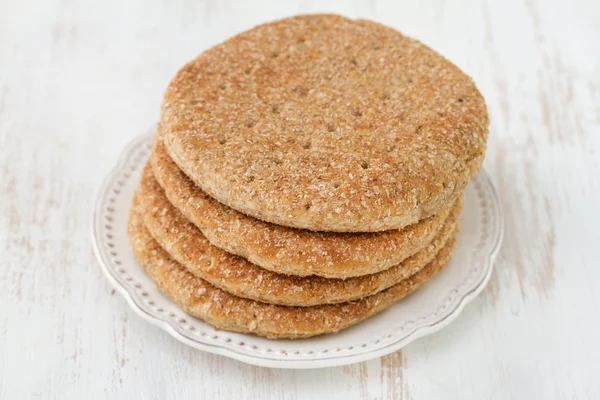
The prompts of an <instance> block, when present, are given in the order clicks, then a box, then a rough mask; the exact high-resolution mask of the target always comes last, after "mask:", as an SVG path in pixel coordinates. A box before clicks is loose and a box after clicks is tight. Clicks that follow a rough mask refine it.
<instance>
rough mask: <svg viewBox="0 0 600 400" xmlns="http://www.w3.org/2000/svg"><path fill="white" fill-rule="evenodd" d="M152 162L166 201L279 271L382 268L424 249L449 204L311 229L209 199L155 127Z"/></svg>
mask: <svg viewBox="0 0 600 400" xmlns="http://www.w3.org/2000/svg"><path fill="white" fill-rule="evenodd" d="M151 162H152V169H153V170H154V176H155V177H156V179H157V180H158V182H159V183H160V185H161V186H162V188H163V189H164V191H165V193H166V195H167V197H168V199H169V201H170V202H171V203H172V204H173V205H174V206H175V207H176V208H177V209H179V211H181V212H182V213H183V214H184V215H185V216H186V217H187V218H188V219H189V220H190V221H191V222H193V223H194V224H195V225H196V226H197V227H198V228H200V230H201V231H202V233H203V234H204V236H206V238H207V239H208V240H209V241H210V242H211V243H212V244H213V245H215V246H217V247H219V248H221V249H223V250H225V251H227V252H229V253H232V254H237V255H239V256H241V257H244V258H246V259H248V260H249V261H250V262H252V263H253V264H256V265H258V266H261V267H263V268H265V269H268V270H271V271H274V272H279V273H282V274H292V275H300V276H304V275H319V276H323V277H327V278H349V277H352V276H362V275H367V274H373V273H377V272H379V271H383V270H386V269H388V268H390V267H392V266H394V265H397V264H398V263H400V262H401V261H402V260H404V259H406V258H407V257H409V256H411V255H413V254H415V253H416V252H418V251H420V250H421V249H423V248H425V247H426V246H427V244H428V243H430V242H431V241H432V240H433V238H434V237H435V235H436V234H437V233H438V231H439V230H440V228H441V226H442V224H443V222H444V220H445V219H446V218H447V216H448V214H449V213H450V209H452V207H450V208H449V209H444V210H442V211H440V213H438V214H436V215H433V216H431V217H429V218H427V219H424V220H422V221H419V222H417V223H416V224H413V225H410V226H407V227H406V228H404V229H401V230H392V231H386V232H373V233H371V232H367V233H340V232H313V231H307V230H302V229H295V228H289V227H285V226H281V225H276V224H272V223H269V222H265V221H261V220H258V219H256V218H253V217H249V216H247V215H245V214H242V213H240V212H238V211H235V210H234V209H232V208H229V207H227V206H225V205H223V204H221V203H219V202H218V201H216V200H214V199H213V198H212V197H210V196H208V195H207V194H206V193H204V192H203V191H202V190H201V189H200V188H199V187H198V186H197V185H195V184H194V183H193V182H192V181H191V180H190V179H189V178H188V177H187V176H186V175H185V174H184V173H183V172H182V171H181V170H180V169H179V168H178V167H177V165H176V164H175V163H174V162H173V161H172V160H171V159H170V158H169V155H168V154H167V152H166V150H165V147H164V144H163V143H162V141H161V137H160V131H158V132H157V138H156V140H155V142H154V147H153V151H152V156H151ZM459 201H460V200H459Z"/></svg>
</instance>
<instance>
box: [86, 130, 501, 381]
mask: <svg viewBox="0 0 600 400" xmlns="http://www.w3.org/2000/svg"><path fill="white" fill-rule="evenodd" d="M153 131H154V127H152V128H151V129H150V130H149V132H153ZM151 137H152V133H145V134H142V135H138V136H136V137H135V138H134V139H133V140H131V141H130V142H129V143H128V144H127V145H126V146H125V147H124V148H123V150H122V151H121V153H120V155H119V158H118V160H117V162H116V164H115V165H114V166H113V167H112V168H111V169H110V171H109V172H108V173H107V175H106V176H105V178H104V179H103V181H102V184H101V185H100V187H99V189H98V190H97V192H96V195H95V197H94V199H95V201H94V207H93V213H92V224H91V236H92V247H93V249H94V253H95V254H96V258H97V259H98V263H99V264H100V267H101V269H102V271H103V272H104V274H105V275H106V277H107V278H108V280H109V281H110V283H111V284H112V286H113V287H114V288H115V289H116V290H117V291H118V292H119V293H120V294H121V295H122V296H123V297H124V298H125V300H126V302H127V304H128V305H129V306H130V307H131V308H132V310H133V311H134V312H135V313H136V314H138V315H139V316H140V317H142V318H143V319H144V320H146V321H148V322H150V323H151V324H152V325H154V326H157V327H159V328H161V329H163V330H164V331H166V332H167V333H168V334H169V335H171V336H172V337H173V338H175V339H177V340H179V341H181V342H183V343H185V344H187V345H189V346H191V347H193V348H196V349H199V350H202V351H206V352H209V353H212V354H217V355H221V356H225V357H229V358H232V359H235V360H238V361H241V362H244V363H247V364H252V365H257V366H261V367H270V368H290V369H307V368H325V367H333V366H342V365H347V364H353V363H357V362H361V361H366V360H370V359H373V358H378V357H381V356H384V355H386V354H390V353H392V352H394V351H397V350H399V349H401V348H402V347H404V346H406V345H407V344H408V343H410V342H412V341H414V340H416V339H418V338H421V337H423V336H426V335H429V334H432V333H434V332H437V331H439V330H441V329H443V328H444V327H446V326H447V325H449V324H450V323H451V322H452V321H454V320H455V319H456V318H457V317H458V315H460V313H461V312H462V310H463V309H464V308H465V306H466V305H467V304H468V303H469V302H471V301H472V300H473V299H474V298H475V297H477V295H479V293H481V291H482V290H483V289H484V288H485V286H486V284H487V282H488V281H489V279H490V277H491V275H492V272H493V266H494V261H495V259H496V256H497V255H498V252H499V250H500V248H501V244H502V239H503V235H504V218H503V213H502V206H501V203H500V201H499V198H498V194H497V192H496V189H495V188H494V186H493V184H492V182H491V179H490V178H489V176H488V174H487V173H486V172H485V170H484V169H483V168H482V169H481V171H480V172H479V174H480V175H482V176H483V177H484V180H485V182H486V184H487V186H488V188H489V189H490V192H491V195H492V198H493V200H494V204H493V207H494V208H495V209H496V210H495V211H496V212H495V214H496V216H497V221H496V222H497V223H496V225H497V226H496V229H495V232H494V233H495V235H494V237H493V238H490V241H493V242H494V243H493V245H492V246H491V249H490V250H489V254H488V255H487V260H486V265H485V270H486V273H485V275H484V276H483V277H482V279H480V280H479V281H478V282H476V283H475V284H474V285H473V287H472V288H471V289H470V290H469V291H468V292H467V293H465V294H464V295H463V296H462V297H461V298H460V300H459V301H458V302H457V304H456V305H455V307H452V308H450V309H448V310H447V311H446V312H445V313H444V314H443V315H441V316H440V318H439V319H437V320H436V321H434V322H431V323H429V324H426V325H419V326H414V327H413V329H410V330H407V331H406V332H405V334H404V336H403V337H402V338H399V339H397V340H394V341H392V342H391V343H389V344H387V345H384V346H380V347H377V348H375V349H373V350H369V351H365V352H362V353H358V354H347V355H335V354H333V353H332V354H333V355H331V356H326V357H319V358H314V359H309V358H306V359H287V360H286V359H275V358H273V357H265V356H263V355H260V354H256V355H248V354H245V353H242V352H238V351H235V350H233V349H230V348H226V347H223V346H220V345H217V344H211V343H207V342H201V341H198V340H193V339H190V338H188V337H186V336H184V335H183V334H181V333H180V332H178V331H177V329H175V327H174V326H173V322H172V321H170V320H168V319H166V318H161V317H159V316H157V315H155V314H151V313H150V312H149V311H147V310H146V309H145V306H144V305H143V304H141V301H139V299H137V296H136V295H135V294H134V293H133V292H132V291H130V290H129V289H128V288H127V287H126V286H125V284H124V283H123V282H121V280H120V278H119V277H118V276H116V274H114V273H113V271H112V268H110V267H109V264H110V261H109V260H108V257H107V256H106V254H105V252H104V251H103V250H102V249H101V248H100V242H99V240H100V239H99V236H100V235H99V234H98V232H99V231H100V225H101V218H100V216H101V213H102V210H101V208H102V203H103V199H104V197H105V194H106V193H107V191H108V189H109V187H110V185H111V183H113V182H114V181H115V180H116V179H117V175H118V173H119V172H120V171H121V170H122V169H123V167H124V166H125V164H126V162H127V161H128V160H129V158H130V156H131V154H132V153H133V152H134V151H135V150H136V149H137V148H138V147H139V146H141V145H143V144H144V143H145V142H147V141H148V140H149V139H151ZM362 323H368V321H363V322H362ZM301 340H302V339H301ZM309 340H310V339H309Z"/></svg>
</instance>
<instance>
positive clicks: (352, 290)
mask: <svg viewBox="0 0 600 400" xmlns="http://www.w3.org/2000/svg"><path fill="white" fill-rule="evenodd" d="M136 196H137V198H138V200H139V203H140V209H141V213H142V216H143V218H144V222H145V225H146V228H147V229H148V231H149V232H150V234H151V235H152V236H153V237H154V239H156V241H157V242H158V243H159V244H160V245H161V247H163V248H164V249H165V250H166V251H167V252H168V253H169V254H170V255H171V257H173V258H174V259H175V260H177V261H178V262H179V263H181V264H182V265H183V266H184V267H186V268H187V269H188V270H189V271H190V272H191V273H192V274H193V275H195V276H197V277H198V278H201V279H203V280H205V281H207V282H209V283H211V284H212V285H214V286H216V287H218V288H220V289H223V290H225V291H227V292H229V293H231V294H233V295H236V296H239V297H244V298H249V299H253V300H258V301H262V302H266V303H272V304H282V305H288V306H302V307H306V306H315V305H321V304H333V303H341V302H346V301H350V300H355V299H359V298H362V297H365V296H369V295H372V294H375V293H378V292H380V291H382V290H385V289H387V288H389V287H390V286H393V285H395V284H397V283H398V282H400V281H402V280H404V279H406V278H408V277H410V276H412V275H414V274H415V273H416V272H418V271H419V270H421V269H422V268H423V267H425V265H427V264H428V263H429V262H431V261H432V260H433V259H434V258H435V256H436V254H437V253H438V252H439V251H440V250H441V249H442V248H443V247H444V245H445V244H446V242H447V241H449V240H451V238H453V237H454V235H455V233H456V225H457V219H458V216H459V214H460V207H459V206H458V207H456V209H454V210H453V211H452V212H451V213H450V216H449V217H448V218H447V219H446V221H445V222H444V224H443V225H442V227H441V229H440V231H439V232H438V233H437V235H436V236H435V238H434V239H433V240H432V241H431V242H430V243H429V244H427V245H426V246H425V248H423V249H422V250H421V251H419V252H418V253H416V254H414V255H413V256H411V257H409V258H407V259H405V260H404V261H402V262H401V263H400V264H398V265H395V266H393V267H391V268H389V269H387V270H385V271H382V272H379V273H376V274H372V275H366V276H360V277H354V278H349V279H345V280H343V279H327V278H322V277H318V276H308V277H299V276H293V275H285V274H278V273H275V272H271V271H269V270H265V269H263V268H261V267H258V266H256V265H254V264H252V263H250V262H249V261H248V260H246V259H244V258H241V257H238V256H235V255H233V254H230V253H228V252H226V251H224V250H221V249H220V248H218V247H215V246H213V245H211V244H210V242H209V241H208V240H207V239H206V238H205V237H204V235H203V234H202V232H201V231H200V230H199V229H198V228H197V227H196V226H195V225H194V224H192V223H191V222H189V221H188V220H187V219H186V218H185V217H184V216H183V215H182V214H181V213H180V212H179V211H178V210H177V209H176V208H175V207H173V206H172V205H171V203H169V200H168V199H167V197H166V196H165V194H164V192H163V190H162V188H161V187H160V185H159V184H158V182H157V181H156V179H155V178H154V176H153V175H152V170H151V168H150V166H149V165H147V166H146V168H145V169H144V172H143V173H142V179H141V182H140V186H139V188H138V190H137V192H136Z"/></svg>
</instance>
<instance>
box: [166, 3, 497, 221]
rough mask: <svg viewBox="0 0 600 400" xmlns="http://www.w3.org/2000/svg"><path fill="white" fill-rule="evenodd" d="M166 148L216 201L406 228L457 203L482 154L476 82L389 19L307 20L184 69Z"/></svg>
mask: <svg viewBox="0 0 600 400" xmlns="http://www.w3.org/2000/svg"><path fill="white" fill-rule="evenodd" d="M161 125H162V127H163V129H164V133H165V144H166V147H167V150H168V152H169V154H170V156H171V158H172V159H173V161H175V162H176V163H177V164H178V165H179V167H180V168H181V169H182V170H183V171H184V172H185V173H186V174H187V175H188V176H189V177H190V178H191V179H192V180H193V181H194V182H195V183H196V184H197V185H198V186H199V187H200V188H201V189H202V190H203V191H204V192H206V193H207V194H208V195H210V196H211V197H213V198H215V199H216V200H218V201H220V202H221V203H223V204H226V205H228V206H229V207H231V208H234V209H236V210H238V211H241V212H243V213H245V214H248V215H251V216H253V217H256V218H258V219H262V220H265V221H269V222H272V223H276V224H280V225H286V226H292V227H297V228H304V229H310V230H315V231H342V232H346V231H351V232H356V231H384V230H391V229H399V228H403V227H405V226H408V225H410V224H414V223H416V222H417V221H419V220H421V219H424V218H427V217H429V216H431V215H433V214H435V213H437V212H439V211H440V210H443V209H445V208H448V207H449V206H450V205H451V204H452V202H453V201H454V200H455V199H457V198H458V197H459V196H460V194H461V193H462V192H463V190H464V187H465V186H466V184H467V182H468V181H469V179H470V178H471V177H473V176H474V175H475V173H476V172H477V171H478V170H479V168H480V166H481V163H482V161H483V157H484V152H485V147H486V140H487V134H488V116H487V110H486V107H485V103H484V101H483V98H482V96H481V94H480V93H479V91H478V90H477V88H476V87H475V84H474V83H473V82H472V80H471V79H470V78H469V77H468V76H466V75H465V74H464V73H463V72H461V71H460V70H459V69H458V68H457V67H456V66H454V65H453V64H452V63H450V62H449V61H447V60H446V59H444V58H443V57H442V56H440V55H439V54H437V53H436V52H434V51H433V50H431V49H430V48H428V47H427V46H424V45H423V44H421V43H419V42H417V41H415V40H413V39H410V38H407V37H406V36H403V35H402V34H400V33H398V32H396V31H394V30H393V29H390V28H387V27H385V26H382V25H380V24H377V23H374V22H369V21H364V20H350V19H347V18H343V17H340V16H335V15H304V16H298V17H293V18H287V19H284V20H280V21H275V22H272V23H268V24H265V25H261V26H258V27H256V28H254V29H252V30H249V31H247V32H243V33H241V34H239V35H237V36H234V37H233V38H231V39H229V40H227V41H226V42H224V43H222V44H220V45H218V46H215V47H213V48H211V49H209V50H207V51H206V52H204V53H203V54H201V55H200V56H198V57H197V58H196V59H194V60H193V61H191V62H190V63H188V64H187V65H186V66H184V67H183V68H182V69H181V70H180V71H179V72H178V73H177V74H176V76H175V77H174V78H173V80H172V81H171V83H170V85H169V87H168V89H167V91H166V93H165V97H164V103H163V107H162V116H161Z"/></svg>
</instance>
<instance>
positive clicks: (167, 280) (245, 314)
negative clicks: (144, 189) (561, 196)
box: [128, 202, 453, 338]
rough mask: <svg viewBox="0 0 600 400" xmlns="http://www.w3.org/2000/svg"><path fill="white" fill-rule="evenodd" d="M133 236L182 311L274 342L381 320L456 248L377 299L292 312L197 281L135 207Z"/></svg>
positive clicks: (144, 262)
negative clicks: (158, 239)
mask: <svg viewBox="0 0 600 400" xmlns="http://www.w3.org/2000/svg"><path fill="white" fill-rule="evenodd" d="M128 230H129V236H130V238H131V245H132V249H133V252H134V253H135V256H136V258H137V259H138V261H139V263H140V264H141V266H142V268H144V270H145V271H146V273H147V274H148V276H149V277H150V279H152V280H153V281H154V283H155V284H156V286H157V287H158V288H159V289H160V291H161V292H162V293H163V294H164V295H165V296H166V297H168V298H169V299H171V300H172V301H173V302H174V303H175V304H177V305H178V306H179V307H180V308H181V309H182V310H184V311H185V312H187V313H188V314H190V315H192V316H194V317H197V318H200V319H202V320H204V321H206V322H208V323H209V324H211V325H213V326H214V327H216V328H218V329H224V330H229V331H235V332H248V333H254V334H256V335H259V336H266V337H269V338H304V337H310V336H314V335H320V334H324V333H331V332H337V331H338V330H340V329H344V328H347V327H349V326H351V325H354V324H356V323H358V322H360V321H362V320H364V319H365V318H367V317H369V316H372V315H375V314H377V313H379V312H381V311H382V310H384V309H385V308H387V307H389V306H391V305H392V304H394V303H395V302H396V301H398V300H400V299H402V298H403V297H405V296H406V295H408V294H410V293H411V292H413V291H414V290H415V289H417V288H418V287H419V286H420V285H422V284H423V283H424V282H426V281H427V280H428V279H429V278H430V277H431V276H433V275H434V274H435V273H436V272H437V271H439V270H440V269H441V268H442V267H443V265H444V264H445V263H446V261H447V260H448V259H449V258H450V254H451V251H452V247H453V243H449V244H448V245H447V246H446V247H444V249H442V251H441V252H440V253H439V254H438V255H437V257H436V259H435V260H434V261H432V262H431V263H429V264H428V265H427V266H426V267H425V268H423V269H422V270H421V271H419V272H418V273H417V274H415V275H413V276H412V277H410V278H408V279H405V280H403V281H402V282H400V283H398V284H397V285H394V286H392V287H391V288H389V289H387V290H384V291H383V292H380V293H378V294H375V295H373V296H369V297H366V298H363V299H361V300H356V301H352V302H348V303H341V304H334V305H323V306H316V307H286V306H279V305H273V304H266V303H261V302H257V301H254V300H248V299H243V298H240V297H236V296H233V295H231V294H229V293H227V292H225V291H223V290H221V289H218V288H216V287H215V286H213V285H211V284H209V283H207V282H206V281H204V280H202V279H199V278H197V277H195V276H194V275H192V274H191V273H190V272H189V271H188V270H187V269H186V268H184V267H182V266H181V265H180V264H179V263H177V262H176V261H174V260H173V259H172V258H171V257H170V256H169V254H168V253H167V252H166V251H165V250H163V249H162V247H160V245H159V244H158V243H157V242H156V241H155V240H154V239H153V238H152V235H150V233H149V232H148V230H147V229H146V228H145V226H144V223H143V219H142V216H141V214H140V210H139V207H138V204H136V203H135V202H134V204H133V207H132V210H131V213H130V219H129V226H128Z"/></svg>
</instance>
